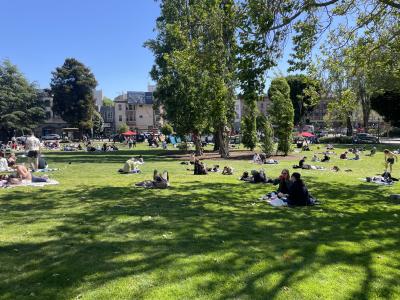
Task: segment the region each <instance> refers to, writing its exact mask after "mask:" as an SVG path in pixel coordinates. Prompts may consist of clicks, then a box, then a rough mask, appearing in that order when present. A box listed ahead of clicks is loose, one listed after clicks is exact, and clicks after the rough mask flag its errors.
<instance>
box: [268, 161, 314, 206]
mask: <svg viewBox="0 0 400 300" xmlns="http://www.w3.org/2000/svg"><path fill="white" fill-rule="evenodd" d="M273 184H275V185H278V190H277V191H276V194H277V197H278V198H280V199H281V200H282V201H284V202H286V203H287V205H289V206H306V205H314V204H315V200H314V199H313V198H312V197H311V196H310V194H309V192H308V189H307V187H306V185H305V184H304V182H303V180H302V179H301V175H300V173H296V172H295V173H293V174H292V176H290V174H289V170H287V169H283V170H282V172H281V175H280V176H279V178H277V179H275V180H274V181H273ZM271 194H272V193H271ZM271 194H269V196H270V195H271Z"/></svg>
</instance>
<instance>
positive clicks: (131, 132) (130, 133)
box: [122, 130, 136, 135]
mask: <svg viewBox="0 0 400 300" xmlns="http://www.w3.org/2000/svg"><path fill="white" fill-rule="evenodd" d="M122 135H136V131H130V130H128V131H127V132H124V133H123V134H122Z"/></svg>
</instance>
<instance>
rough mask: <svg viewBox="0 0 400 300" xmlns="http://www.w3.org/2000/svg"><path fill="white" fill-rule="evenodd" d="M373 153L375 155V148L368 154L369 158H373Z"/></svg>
mask: <svg viewBox="0 0 400 300" xmlns="http://www.w3.org/2000/svg"><path fill="white" fill-rule="evenodd" d="M375 153H376V147H372V149H371V151H370V153H369V156H374V155H375Z"/></svg>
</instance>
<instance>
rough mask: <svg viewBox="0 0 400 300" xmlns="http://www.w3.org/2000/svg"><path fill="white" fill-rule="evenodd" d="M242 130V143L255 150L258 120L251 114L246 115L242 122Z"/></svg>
mask: <svg viewBox="0 0 400 300" xmlns="http://www.w3.org/2000/svg"><path fill="white" fill-rule="evenodd" d="M241 131H242V143H243V145H244V146H245V147H246V148H248V149H250V150H252V151H253V150H254V148H255V147H256V146H257V131H256V120H255V118H254V117H251V116H244V117H243V118H242V124H241Z"/></svg>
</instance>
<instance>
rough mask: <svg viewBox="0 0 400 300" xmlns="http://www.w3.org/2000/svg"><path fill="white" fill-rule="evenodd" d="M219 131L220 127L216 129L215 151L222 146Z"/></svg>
mask: <svg viewBox="0 0 400 300" xmlns="http://www.w3.org/2000/svg"><path fill="white" fill-rule="evenodd" d="M219 145H220V139H219V131H218V129H217V130H215V131H214V151H219V149H220V147H219Z"/></svg>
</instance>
